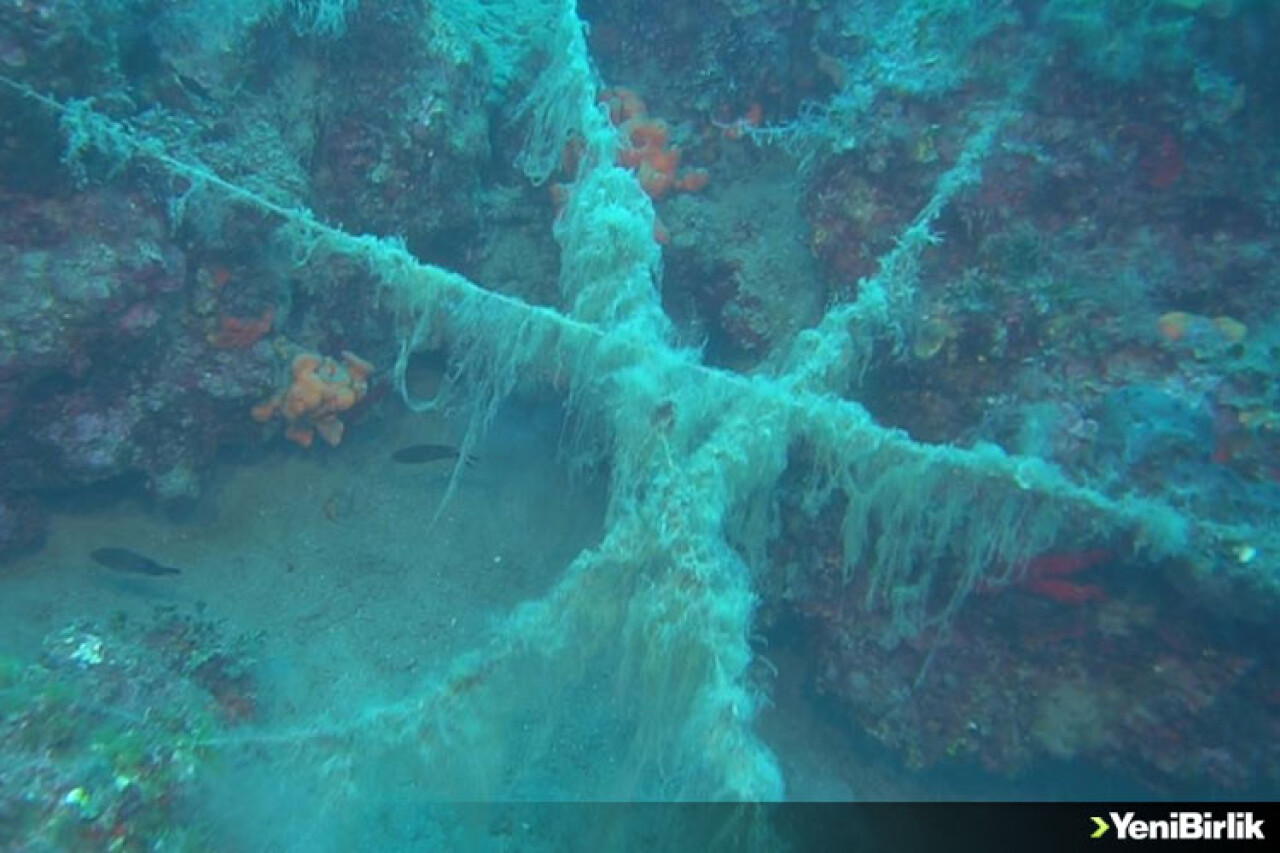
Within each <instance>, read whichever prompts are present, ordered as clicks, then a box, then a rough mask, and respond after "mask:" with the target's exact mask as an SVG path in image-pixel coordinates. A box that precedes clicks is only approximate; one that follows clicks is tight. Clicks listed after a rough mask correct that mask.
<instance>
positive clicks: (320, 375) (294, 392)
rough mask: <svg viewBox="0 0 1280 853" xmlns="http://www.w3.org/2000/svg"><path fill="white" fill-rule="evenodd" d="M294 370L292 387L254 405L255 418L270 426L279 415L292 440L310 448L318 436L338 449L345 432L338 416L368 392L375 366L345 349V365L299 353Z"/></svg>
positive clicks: (318, 356)
mask: <svg viewBox="0 0 1280 853" xmlns="http://www.w3.org/2000/svg"><path fill="white" fill-rule="evenodd" d="M291 369H292V380H291V382H290V384H289V387H288V388H286V389H284V390H283V391H279V392H277V393H276V394H274V395H272V397H271V398H270V399H268V400H265V401H263V402H262V403H259V404H258V405H256V406H254V407H253V411H252V414H253V419H254V420H255V421H258V422H259V423H266V422H267V421H269V420H271V419H272V418H274V417H276V416H279V417H281V418H282V419H284V422H285V425H286V426H285V433H284V434H285V437H286V438H288V439H289V440H290V441H292V442H295V443H297V444H300V445H302V446H303V447H310V446H311V443H312V442H313V441H314V440H315V437H316V435H317V434H318V435H319V436H320V438H322V439H324V441H325V443H326V444H328V445H329V446H330V447H337V446H338V444H340V443H341V442H342V434H343V431H344V429H345V427H344V426H343V423H342V421H340V420H339V419H338V415H339V414H341V413H342V412H345V411H347V410H348V409H350V408H352V407H353V406H355V404H356V403H359V402H360V401H361V400H362V399H363V398H364V395H365V394H366V393H368V390H369V382H368V379H369V374H370V373H372V372H373V365H371V364H370V363H369V362H367V361H365V360H364V359H362V358H360V357H359V356H357V355H355V354H354V353H351V352H347V351H345V350H344V351H343V353H342V361H341V362H338V361H336V360H334V359H332V358H328V357H325V356H320V355H317V354H316V353H310V352H304V353H299V354H298V355H297V356H295V357H294V359H293V365H292V368H291Z"/></svg>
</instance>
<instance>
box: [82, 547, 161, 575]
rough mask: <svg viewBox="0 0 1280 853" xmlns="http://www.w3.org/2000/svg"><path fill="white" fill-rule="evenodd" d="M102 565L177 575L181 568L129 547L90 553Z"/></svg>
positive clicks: (141, 572) (134, 572)
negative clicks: (163, 563)
mask: <svg viewBox="0 0 1280 853" xmlns="http://www.w3.org/2000/svg"><path fill="white" fill-rule="evenodd" d="M89 556H90V557H92V558H93V561H94V562H95V563H97V564H98V565H100V566H106V567H107V568H108V569H111V570H112V571H116V572H129V573H130V574H135V575H177V574H181V573H182V570H181V569H175V568H174V567H173V566H162V565H160V564H159V563H157V562H156V561H155V560H153V559H151V558H150V557H146V556H143V555H142V554H139V553H138V552H137V551H130V550H129V549H128V548H98V549H97V550H96V551H93V552H92V553H91V554H89Z"/></svg>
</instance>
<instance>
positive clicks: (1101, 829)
mask: <svg viewBox="0 0 1280 853" xmlns="http://www.w3.org/2000/svg"><path fill="white" fill-rule="evenodd" d="M1093 822H1094V823H1095V824H1097V826H1098V828H1097V829H1095V830H1094V831H1093V835H1090V836H1089V837H1090V838H1101V837H1102V836H1104V835H1106V834H1107V830H1108V829H1110V828H1111V825H1110V824H1108V823H1107V822H1106V821H1105V820H1103V819H1102V818H1100V817H1097V816H1096V815H1095V816H1094V817H1093Z"/></svg>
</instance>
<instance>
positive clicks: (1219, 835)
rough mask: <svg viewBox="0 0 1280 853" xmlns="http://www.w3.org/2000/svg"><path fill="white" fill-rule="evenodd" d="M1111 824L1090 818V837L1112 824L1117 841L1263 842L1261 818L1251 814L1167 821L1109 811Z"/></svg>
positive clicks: (1176, 816) (1185, 815) (1178, 816)
mask: <svg viewBox="0 0 1280 853" xmlns="http://www.w3.org/2000/svg"><path fill="white" fill-rule="evenodd" d="M1107 814H1108V816H1109V817H1110V818H1111V823H1108V822H1107V821H1106V820H1105V819H1103V818H1100V817H1097V816H1096V815H1095V816H1094V817H1093V823H1094V826H1095V827H1096V828H1095V829H1094V831H1093V834H1092V835H1090V836H1089V837H1090V838H1102V837H1104V836H1106V835H1107V833H1108V832H1109V831H1110V830H1111V825H1112V824H1115V830H1116V834H1115V838H1116V840H1117V841H1156V840H1169V841H1215V840H1221V841H1264V840H1266V836H1265V835H1263V834H1262V824H1263V823H1264V822H1265V821H1263V820H1262V818H1255V817H1254V816H1253V812H1227V814H1226V816H1225V817H1221V818H1215V817H1214V816H1213V812H1169V817H1168V819H1161V820H1144V819H1142V818H1139V817H1137V816H1136V815H1135V814H1134V813H1133V812H1125V813H1124V814H1121V813H1120V812H1108V813H1107Z"/></svg>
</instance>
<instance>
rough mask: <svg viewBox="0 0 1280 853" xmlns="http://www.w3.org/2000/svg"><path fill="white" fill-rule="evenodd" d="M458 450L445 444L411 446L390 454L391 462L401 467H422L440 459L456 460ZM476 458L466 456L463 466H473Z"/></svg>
mask: <svg viewBox="0 0 1280 853" xmlns="http://www.w3.org/2000/svg"><path fill="white" fill-rule="evenodd" d="M457 458H458V449H457V448H456V447H450V446H449V445H447V444H411V445H409V446H408V447H402V448H400V449H399V450H397V451H396V452H395V453H392V454H391V461H392V462H398V463H400V464H401V465H424V464H426V463H427V462H437V461H439V460H441V459H450V460H452V459H457ZM475 461H476V457H474V456H468V457H467V458H466V460H465V461H464V462H463V464H464V465H468V466H470V465H474V464H475Z"/></svg>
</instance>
